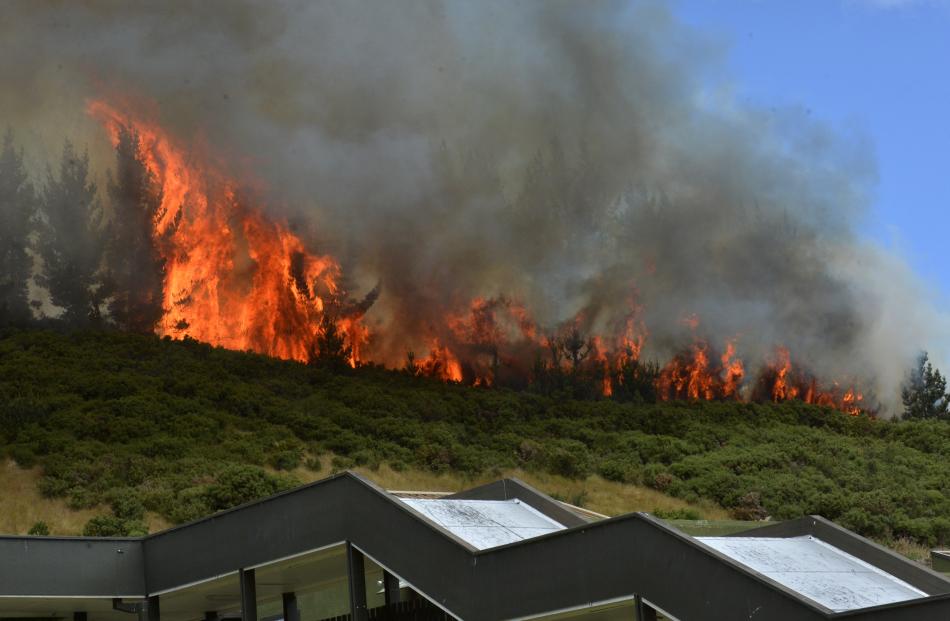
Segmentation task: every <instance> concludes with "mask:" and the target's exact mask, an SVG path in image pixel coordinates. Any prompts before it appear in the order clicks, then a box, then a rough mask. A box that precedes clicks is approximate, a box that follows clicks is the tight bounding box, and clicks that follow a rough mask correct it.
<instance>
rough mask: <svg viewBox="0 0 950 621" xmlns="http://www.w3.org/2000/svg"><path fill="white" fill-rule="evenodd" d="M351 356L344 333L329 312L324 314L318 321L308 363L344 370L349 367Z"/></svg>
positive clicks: (351, 351)
mask: <svg viewBox="0 0 950 621" xmlns="http://www.w3.org/2000/svg"><path fill="white" fill-rule="evenodd" d="M352 356H353V348H352V347H350V346H349V345H348V344H347V342H346V335H345V334H344V333H343V332H341V331H340V329H339V328H338V327H337V325H336V321H335V320H334V318H333V317H332V316H331V315H330V313H326V314H324V315H323V319H321V321H320V333H319V334H317V337H316V339H315V340H314V347H313V350H312V351H311V352H310V356H309V363H310V364H312V365H314V366H318V367H323V368H326V369H332V370H334V371H345V370H347V369H350V368H351V367H350V358H351V357H352Z"/></svg>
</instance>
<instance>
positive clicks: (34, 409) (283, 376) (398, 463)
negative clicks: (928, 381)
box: [0, 331, 950, 545]
mask: <svg viewBox="0 0 950 621" xmlns="http://www.w3.org/2000/svg"><path fill="white" fill-rule="evenodd" d="M324 453H331V454H333V455H334V459H333V466H334V468H337V469H340V468H346V467H352V466H355V465H364V466H368V467H371V468H372V467H375V466H377V465H378V464H380V463H383V462H386V463H389V464H391V465H393V467H396V468H405V467H418V468H426V469H429V470H433V471H445V470H452V471H456V472H461V473H465V474H472V475H474V474H478V473H485V472H493V471H495V470H496V469H503V468H509V467H521V468H525V469H528V470H537V471H545V472H552V473H558V474H562V475H565V476H568V477H585V476H587V475H589V474H591V473H597V474H600V475H601V476H603V477H605V478H607V479H611V480H615V481H624V482H630V483H638V484H643V485H648V486H651V487H654V488H656V489H658V490H661V491H664V492H665V493H668V494H672V495H674V496H677V497H679V498H683V499H686V500H690V501H695V500H698V499H701V498H706V499H710V500H713V501H715V502H717V503H719V504H721V505H722V506H724V507H726V508H728V509H730V510H731V511H733V513H734V514H735V515H736V516H737V517H744V518H762V517H766V516H770V517H772V518H775V519H785V518H792V517H796V516H800V515H803V514H808V513H819V514H822V515H824V516H826V517H828V518H830V519H833V520H836V521H838V522H840V523H841V524H843V525H844V526H847V527H849V528H853V529H855V530H857V531H859V532H861V533H863V534H866V535H870V536H874V537H878V538H883V539H889V538H897V537H910V538H913V539H915V540H917V541H921V542H925V543H928V544H933V545H936V544H943V545H946V544H948V543H950V424H947V423H946V422H942V421H936V420H925V421H897V422H889V421H884V420H876V419H872V418H868V417H866V416H861V417H851V416H847V415H845V414H842V413H840V412H835V411H832V410H828V409H824V408H818V407H813V406H808V405H805V404H802V403H800V402H789V403H784V404H780V405H775V404H764V405H757V404H738V403H716V402H701V403H660V404H644V403H636V402H631V403H618V402H616V401H609V400H599V401H598V400H592V401H575V400H570V399H554V398H550V397H544V396H541V395H537V394H529V393H519V392H513V391H508V390H487V389H478V388H466V387H462V386H457V385H451V384H443V383H441V382H438V381H435V380H427V379H422V378H415V377H409V376H407V375H405V374H402V373H398V372H391V371H385V370H382V369H378V368H372V367H366V368H361V369H357V370H355V371H352V372H347V373H342V374H337V373H335V372H333V371H332V370H328V369H326V368H320V367H307V366H305V365H301V364H297V363H292V362H285V361H279V360H274V359H269V358H265V357H262V356H256V355H252V354H245V353H239V352H230V351H225V350H221V349H215V348H212V347H210V346H208V345H204V344H201V343H197V342H195V341H184V342H176V341H171V340H167V339H159V338H156V337H148V336H133V335H123V334H117V333H83V334H70V335H62V334H56V333H52V332H44V331H23V332H16V331H8V332H5V333H0V454H5V455H9V456H11V457H12V458H13V459H15V460H16V461H17V463H19V464H20V465H22V466H24V467H29V466H30V465H32V464H33V463H36V464H39V465H41V466H42V467H43V469H44V476H43V478H42V479H41V483H40V489H41V491H42V492H43V493H44V494H46V495H48V496H52V497H63V498H65V499H66V500H67V501H68V503H69V504H70V506H72V507H76V508H80V507H93V506H96V505H100V504H106V505H109V506H111V508H112V515H110V516H106V517H105V518H102V519H101V520H98V521H96V522H95V523H94V524H91V526H90V527H89V530H90V531H95V532H97V533H107V532H108V533H112V534H123V533H131V532H138V531H136V528H140V527H141V523H140V522H141V519H142V516H143V515H144V511H153V512H156V513H158V514H160V515H162V516H164V517H165V518H166V519H168V520H170V521H172V522H176V523H178V522H184V521H188V520H192V519H196V518H198V517H201V516H203V515H207V514H209V513H211V512H214V511H218V510H221V509H225V508H227V507H230V506H233V505H235V504H240V503H243V502H247V501H249V500H252V499H254V498H258V497H261V496H266V495H269V494H272V493H274V492H277V491H279V490H282V489H286V488H287V487H289V486H292V485H294V484H295V483H296V482H295V480H294V479H293V478H292V477H291V476H290V475H288V474H274V471H286V470H292V469H294V468H296V467H298V466H300V465H302V464H306V465H307V467H309V468H311V469H319V462H318V461H317V460H315V459H314V457H315V456H317V455H320V454H324Z"/></svg>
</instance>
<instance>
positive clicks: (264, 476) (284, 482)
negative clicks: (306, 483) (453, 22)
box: [206, 465, 299, 511]
mask: <svg viewBox="0 0 950 621" xmlns="http://www.w3.org/2000/svg"><path fill="white" fill-rule="evenodd" d="M297 484H299V482H298V481H296V480H294V479H292V478H289V477H278V476H274V475H272V474H268V473H267V472H265V471H264V470H263V469H262V468H258V467H255V466H244V465H231V466H228V467H227V468H225V469H224V470H223V471H222V472H221V473H220V474H219V475H218V477H217V480H216V481H215V482H214V483H213V484H212V485H210V486H209V487H208V489H207V492H206V498H207V500H208V506H209V507H210V508H211V509H212V510H214V511H220V510H222V509H229V508H231V507H234V506H237V505H241V504H244V503H246V502H250V501H252V500H257V499H258V498H264V497H265V496H271V495H273V494H276V493H277V492H280V491H283V490H285V489H289V488H290V487H293V486H294V485H297Z"/></svg>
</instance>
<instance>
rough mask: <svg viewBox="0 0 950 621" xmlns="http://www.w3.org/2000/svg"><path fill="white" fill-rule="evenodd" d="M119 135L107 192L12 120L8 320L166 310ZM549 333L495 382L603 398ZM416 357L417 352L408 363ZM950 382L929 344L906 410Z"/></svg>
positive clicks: (331, 356) (1, 163) (333, 349)
mask: <svg viewBox="0 0 950 621" xmlns="http://www.w3.org/2000/svg"><path fill="white" fill-rule="evenodd" d="M118 138H119V139H118V142H117V144H116V147H115V162H114V170H110V171H109V172H108V174H107V183H106V188H105V199H106V200H105V201H103V200H102V197H101V196H100V192H99V188H98V187H97V184H96V182H95V180H94V176H93V174H92V172H91V170H90V162H89V155H88V152H87V151H85V150H84V151H83V152H79V150H77V149H76V147H75V146H74V145H73V144H72V143H71V142H70V141H68V140H67V141H65V143H64V145H63V148H62V154H61V157H60V159H59V163H58V165H57V166H55V167H54V166H52V165H47V166H46V170H45V172H44V174H42V175H41V180H40V181H39V183H36V182H34V180H33V179H31V177H30V175H29V174H28V171H27V167H26V165H25V163H24V152H23V149H22V148H21V147H18V146H17V145H16V144H15V141H14V136H13V132H12V131H11V130H9V129H8V130H7V131H6V133H5V135H4V137H3V141H2V147H0V326H4V325H7V326H10V325H12V326H29V325H37V324H39V325H43V324H46V325H49V324H55V325H56V326H58V327H63V328H67V329H83V328H105V327H114V328H118V329H120V330H122V331H127V332H136V333H144V334H147V333H151V332H153V331H154V328H155V325H156V324H157V322H158V321H159V319H160V318H161V316H162V313H163V308H162V302H163V278H164V267H165V266H164V259H163V258H162V256H161V254H160V253H159V252H158V249H157V246H156V243H155V239H154V233H153V231H154V225H155V222H156V221H157V220H158V219H160V218H162V217H163V215H164V214H163V213H162V190H161V185H160V183H159V182H158V180H157V179H156V178H155V176H154V175H153V174H152V172H151V171H150V170H149V169H148V167H147V166H146V164H145V162H144V160H143V158H142V156H141V153H140V148H139V141H140V139H139V136H138V135H136V134H135V132H134V131H131V130H128V129H122V130H120V133H119V137H118ZM488 185H491V184H490V183H489V184H488ZM562 189H563V188H562ZM563 190H564V192H565V193H566V194H571V192H570V191H568V189H563ZM44 299H45V301H44ZM327 319H328V321H325V324H324V326H323V329H322V330H321V332H320V335H321V336H320V337H319V338H318V341H317V342H315V343H314V352H313V354H312V356H311V358H312V362H313V363H315V364H317V365H318V366H327V367H330V368H333V369H336V370H338V371H345V370H346V369H347V368H348V360H349V358H350V353H351V352H350V350H349V349H348V346H347V343H346V341H345V339H344V336H343V335H342V334H339V333H338V332H337V331H336V329H335V325H334V324H333V322H332V321H331V320H329V318H327ZM549 343H550V351H549V352H539V354H538V356H537V359H536V361H535V364H534V366H533V368H532V369H531V372H530V374H528V375H527V376H525V375H524V374H519V375H518V377H505V370H504V369H503V368H501V365H499V364H497V363H496V364H494V365H493V371H494V373H493V375H494V383H495V384H497V385H498V386H504V387H508V388H515V389H525V388H527V389H529V390H532V391H534V392H539V393H541V394H544V395H547V396H564V397H567V398H580V399H598V398H601V397H602V396H603V386H602V384H603V378H604V374H605V369H604V368H603V365H602V364H599V363H598V361H596V360H593V359H592V358H593V357H592V356H590V354H591V352H592V350H593V344H592V342H591V340H590V339H589V338H586V337H585V336H584V335H582V334H581V333H580V332H579V331H578V330H577V328H576V327H575V328H573V330H571V331H568V332H566V333H564V334H560V335H557V336H556V338H555V337H552V338H550V339H549ZM545 353H546V354H547V355H544V354H545ZM496 359H497V353H496ZM413 367H414V365H413V360H411V359H410V361H409V365H408V367H407V368H413ZM659 372H660V366H659V365H658V364H657V363H656V362H655V361H654V362H647V361H639V360H637V359H636V358H634V357H628V359H627V361H626V362H624V363H623V365H622V368H620V369H619V371H618V374H619V377H618V378H617V379H618V380H619V381H617V382H615V383H614V386H613V395H612V398H613V399H614V400H617V401H631V402H636V403H655V402H656V401H657V400H658V395H657V390H656V380H657V377H658V376H659ZM526 380H527V383H525V382H526ZM946 384H947V382H946V379H945V378H944V377H943V375H941V373H940V371H939V370H938V369H936V368H934V367H933V365H932V363H931V362H930V361H929V359H928V357H927V354H926V353H924V354H922V355H921V357H920V359H919V360H918V361H917V364H916V365H915V366H914V367H913V368H912V369H911V370H910V371H909V373H908V376H907V380H906V382H905V385H904V388H903V391H902V395H901V396H902V401H903V405H904V410H903V416H904V417H906V418H935V419H942V420H950V393H948V391H947V385H946Z"/></svg>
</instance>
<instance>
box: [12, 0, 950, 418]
mask: <svg viewBox="0 0 950 621" xmlns="http://www.w3.org/2000/svg"><path fill="white" fill-rule="evenodd" d="M2 11H3V14H4V17H5V19H4V20H3V22H2V25H0V83H3V84H4V86H5V88H4V90H3V92H2V93H0V118H3V119H4V120H5V121H7V122H8V123H9V124H10V125H11V126H12V127H13V128H14V129H15V130H16V131H17V135H18V138H19V139H20V140H21V141H24V142H26V146H27V151H28V152H29V151H30V150H31V149H32V150H33V151H34V152H35V153H41V154H43V153H56V152H57V151H58V149H59V147H60V144H61V140H62V138H63V137H64V136H69V137H71V138H73V140H75V141H76V142H79V143H80V144H82V143H84V142H86V143H88V144H89V146H90V149H91V152H92V156H93V160H94V162H95V163H96V165H97V167H98V168H99V169H102V170H104V169H105V168H106V167H108V166H110V165H112V161H113V160H112V155H111V152H110V150H109V145H108V142H107V141H106V139H105V137H104V136H103V135H102V133H101V130H100V129H99V127H98V126H97V125H96V124H95V122H94V121H92V120H90V119H89V118H87V117H86V116H85V115H84V113H83V110H84V102H85V100H86V98H88V97H102V96H106V97H108V96H114V95H115V93H122V94H130V95H131V96H132V97H140V98H142V99H143V100H146V101H151V102H154V106H155V110H154V114H155V115H156V116H157V117H158V119H159V120H160V122H161V123H162V125H163V126H165V127H169V128H172V129H173V131H174V132H175V133H176V134H177V135H179V136H181V137H196V138H194V139H193V140H194V141H195V143H196V144H198V145H206V148H207V149H209V150H211V151H213V152H215V153H217V154H219V155H223V156H225V157H224V160H225V162H226V164H227V165H229V166H231V167H232V168H233V172H234V174H235V175H236V176H238V178H240V179H247V182H248V183H249V184H250V185H253V186H255V187H258V188H259V189H260V191H261V192H262V193H263V194H265V195H266V196H267V199H268V204H269V205H271V207H270V209H271V211H272V213H273V214H274V215H275V216H279V217H282V218H287V219H288V220H289V221H290V222H291V224H292V226H293V227H294V228H295V230H296V231H297V232H298V234H300V235H301V236H303V237H304V238H305V239H307V240H308V241H309V242H310V243H311V244H312V246H313V247H314V248H315V249H316V250H317V251H318V252H325V253H330V254H333V255H334V256H336V257H337V258H338V259H339V260H340V261H341V263H342V265H343V269H344V273H346V274H348V275H350V278H351V282H350V283H349V286H350V288H351V289H353V292H354V294H355V295H357V296H359V295H362V294H365V293H367V292H368V291H369V290H370V289H372V287H373V286H374V285H375V284H376V283H377V282H379V283H381V295H380V298H379V300H378V301H377V302H376V304H375V305H374V306H373V308H372V309H371V310H370V312H369V314H368V315H367V318H366V321H367V322H368V324H369V325H370V327H371V328H372V329H373V333H374V335H375V336H374V339H375V340H374V343H373V351H374V352H375V357H376V358H377V359H380V360H385V361H397V362H398V361H399V360H401V359H402V358H404V356H405V353H406V351H407V350H409V349H416V350H424V349H425V347H426V343H425V341H424V339H421V337H424V336H429V335H431V336H434V337H437V338H438V339H439V340H440V341H441V342H451V340H452V339H453V338H454V337H453V336H452V335H451V334H450V333H449V332H448V331H447V329H446V328H445V327H444V326H445V322H444V316H445V314H446V313H458V312H460V311H464V309H465V308H467V306H468V304H469V303H470V301H471V300H472V299H473V298H475V297H483V298H493V297H496V296H506V297H507V298H509V299H512V300H516V301H519V302H520V303H523V304H524V305H525V307H526V308H528V309H529V310H530V312H531V313H532V315H533V316H534V318H535V320H536V321H537V322H538V324H539V325H541V326H557V325H559V324H560V323H562V322H564V321H568V320H571V319H573V318H575V317H580V319H579V321H580V322H581V323H582V324H583V326H582V327H583V328H584V329H585V330H590V331H598V330H607V331H609V330H610V327H611V326H613V325H616V324H617V323H618V322H622V321H623V320H624V318H625V317H628V316H629V314H630V312H631V308H632V307H636V308H639V309H640V311H639V315H638V317H639V320H640V321H642V323H643V324H644V325H645V326H646V329H647V331H648V333H649V336H648V338H647V345H646V352H645V353H646V355H647V356H651V357H652V356H656V357H658V358H660V359H666V358H668V357H669V356H670V355H672V354H674V353H676V352H677V351H679V350H680V349H681V348H682V347H684V345H689V344H690V343H692V342H693V340H694V339H697V338H704V339H708V340H709V341H710V343H713V344H715V345H716V346H717V347H722V346H723V344H724V343H725V342H726V341H729V340H734V341H735V342H736V344H737V347H738V348H739V350H740V351H741V353H742V356H743V358H744V359H745V360H747V361H749V362H750V363H755V362H756V361H763V360H766V359H767V358H768V357H769V355H770V354H771V352H773V351H774V348H775V347H776V346H777V345H784V346H787V347H788V348H789V350H791V352H792V354H793V356H794V358H795V359H796V360H799V361H802V362H803V363H804V364H805V365H806V366H807V367H808V368H809V369H810V370H812V371H813V372H814V373H816V374H818V375H820V376H822V377H827V378H840V379H841V380H842V381H846V380H850V379H853V378H857V379H858V380H860V383H861V384H862V385H863V386H866V387H868V388H870V389H871V391H872V392H873V393H874V394H875V395H876V397H877V398H878V399H880V400H881V401H882V402H883V403H884V404H885V406H892V407H893V405H894V403H895V399H896V397H897V393H898V386H899V384H900V382H901V380H902V379H903V374H904V372H905V370H906V369H907V367H908V366H909V365H910V364H911V361H912V360H913V358H914V356H915V355H916V354H917V352H918V351H919V350H920V349H922V348H929V349H931V357H932V358H934V359H935V361H936V362H937V363H938V364H941V363H943V362H945V361H946V358H945V352H943V351H939V343H940V341H939V340H938V339H941V338H942V335H945V334H946V333H947V328H948V327H950V326H948V321H947V317H946V316H944V315H943V314H942V313H940V312H938V311H937V310H936V308H935V307H934V306H933V304H932V302H931V293H930V292H929V291H927V289H926V288H925V287H924V286H923V285H922V284H920V283H919V282H918V280H917V279H916V278H915V276H914V275H913V274H912V273H911V272H910V270H909V269H908V267H907V266H906V265H905V264H904V263H903V262H902V261H901V260H900V259H899V258H898V257H895V256H893V255H891V254H889V253H888V252H887V251H885V250H883V249H881V248H878V247H876V246H874V245H873V244H870V243H869V242H868V241H867V240H865V239H863V238H861V237H860V236H859V235H858V234H857V233H856V231H857V229H858V227H859V226H860V224H861V222H862V220H863V218H865V216H866V212H867V210H868V207H869V203H870V200H871V196H872V193H873V191H874V184H875V179H876V175H877V172H876V167H875V162H874V159H873V149H872V148H871V147H870V146H869V145H868V144H867V141H866V140H865V139H864V138H862V137H861V136H843V135H840V134H836V133H835V132H833V131H831V130H829V128H827V127H825V126H823V125H821V124H819V123H816V122H814V121H812V120H810V119H809V118H807V116H806V115H805V114H802V113H798V112H796V111H795V110H784V111H779V112H775V111H764V110H759V109H754V108H751V107H749V106H746V105H743V104H740V103H738V102H737V101H736V100H735V99H734V98H732V97H731V96H730V94H729V92H728V82H727V80H726V78H725V77H724V76H723V74H722V68H721V62H720V61H721V59H722V58H723V57H724V55H725V52H726V50H723V49H720V48H718V47H717V46H716V45H714V44H712V43H711V42H709V41H707V40H706V39H704V37H703V36H702V34H701V33H697V32H695V31H692V30H690V29H688V28H686V27H684V26H683V25H681V24H679V23H677V21H676V20H675V18H674V17H673V16H672V14H671V11H670V9H669V7H668V6H666V5H665V4H664V3H660V2H634V3H632V4H631V3H628V2H608V1H597V2H559V1H543V2H542V1H538V2H518V3H511V2H502V1H481V2H477V3H476V2H462V1H458V2H440V1H435V0H419V1H403V2H392V3H380V2H357V1H351V2H309V1H301V2H290V1H282V2H268V3H261V2H237V1H228V2H223V1H220V2H219V1H212V2H193V3H185V2H173V3H169V2H153V3H150V2H139V3H125V2H94V1H85V2H80V3H66V2H28V1H23V2H6V3H5V4H4V7H3V9H2ZM711 85H712V86H711ZM202 148H205V147H202ZM697 319H698V325H696V320H697ZM691 326H695V327H691ZM420 339H421V340H420ZM935 348H936V350H935Z"/></svg>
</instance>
